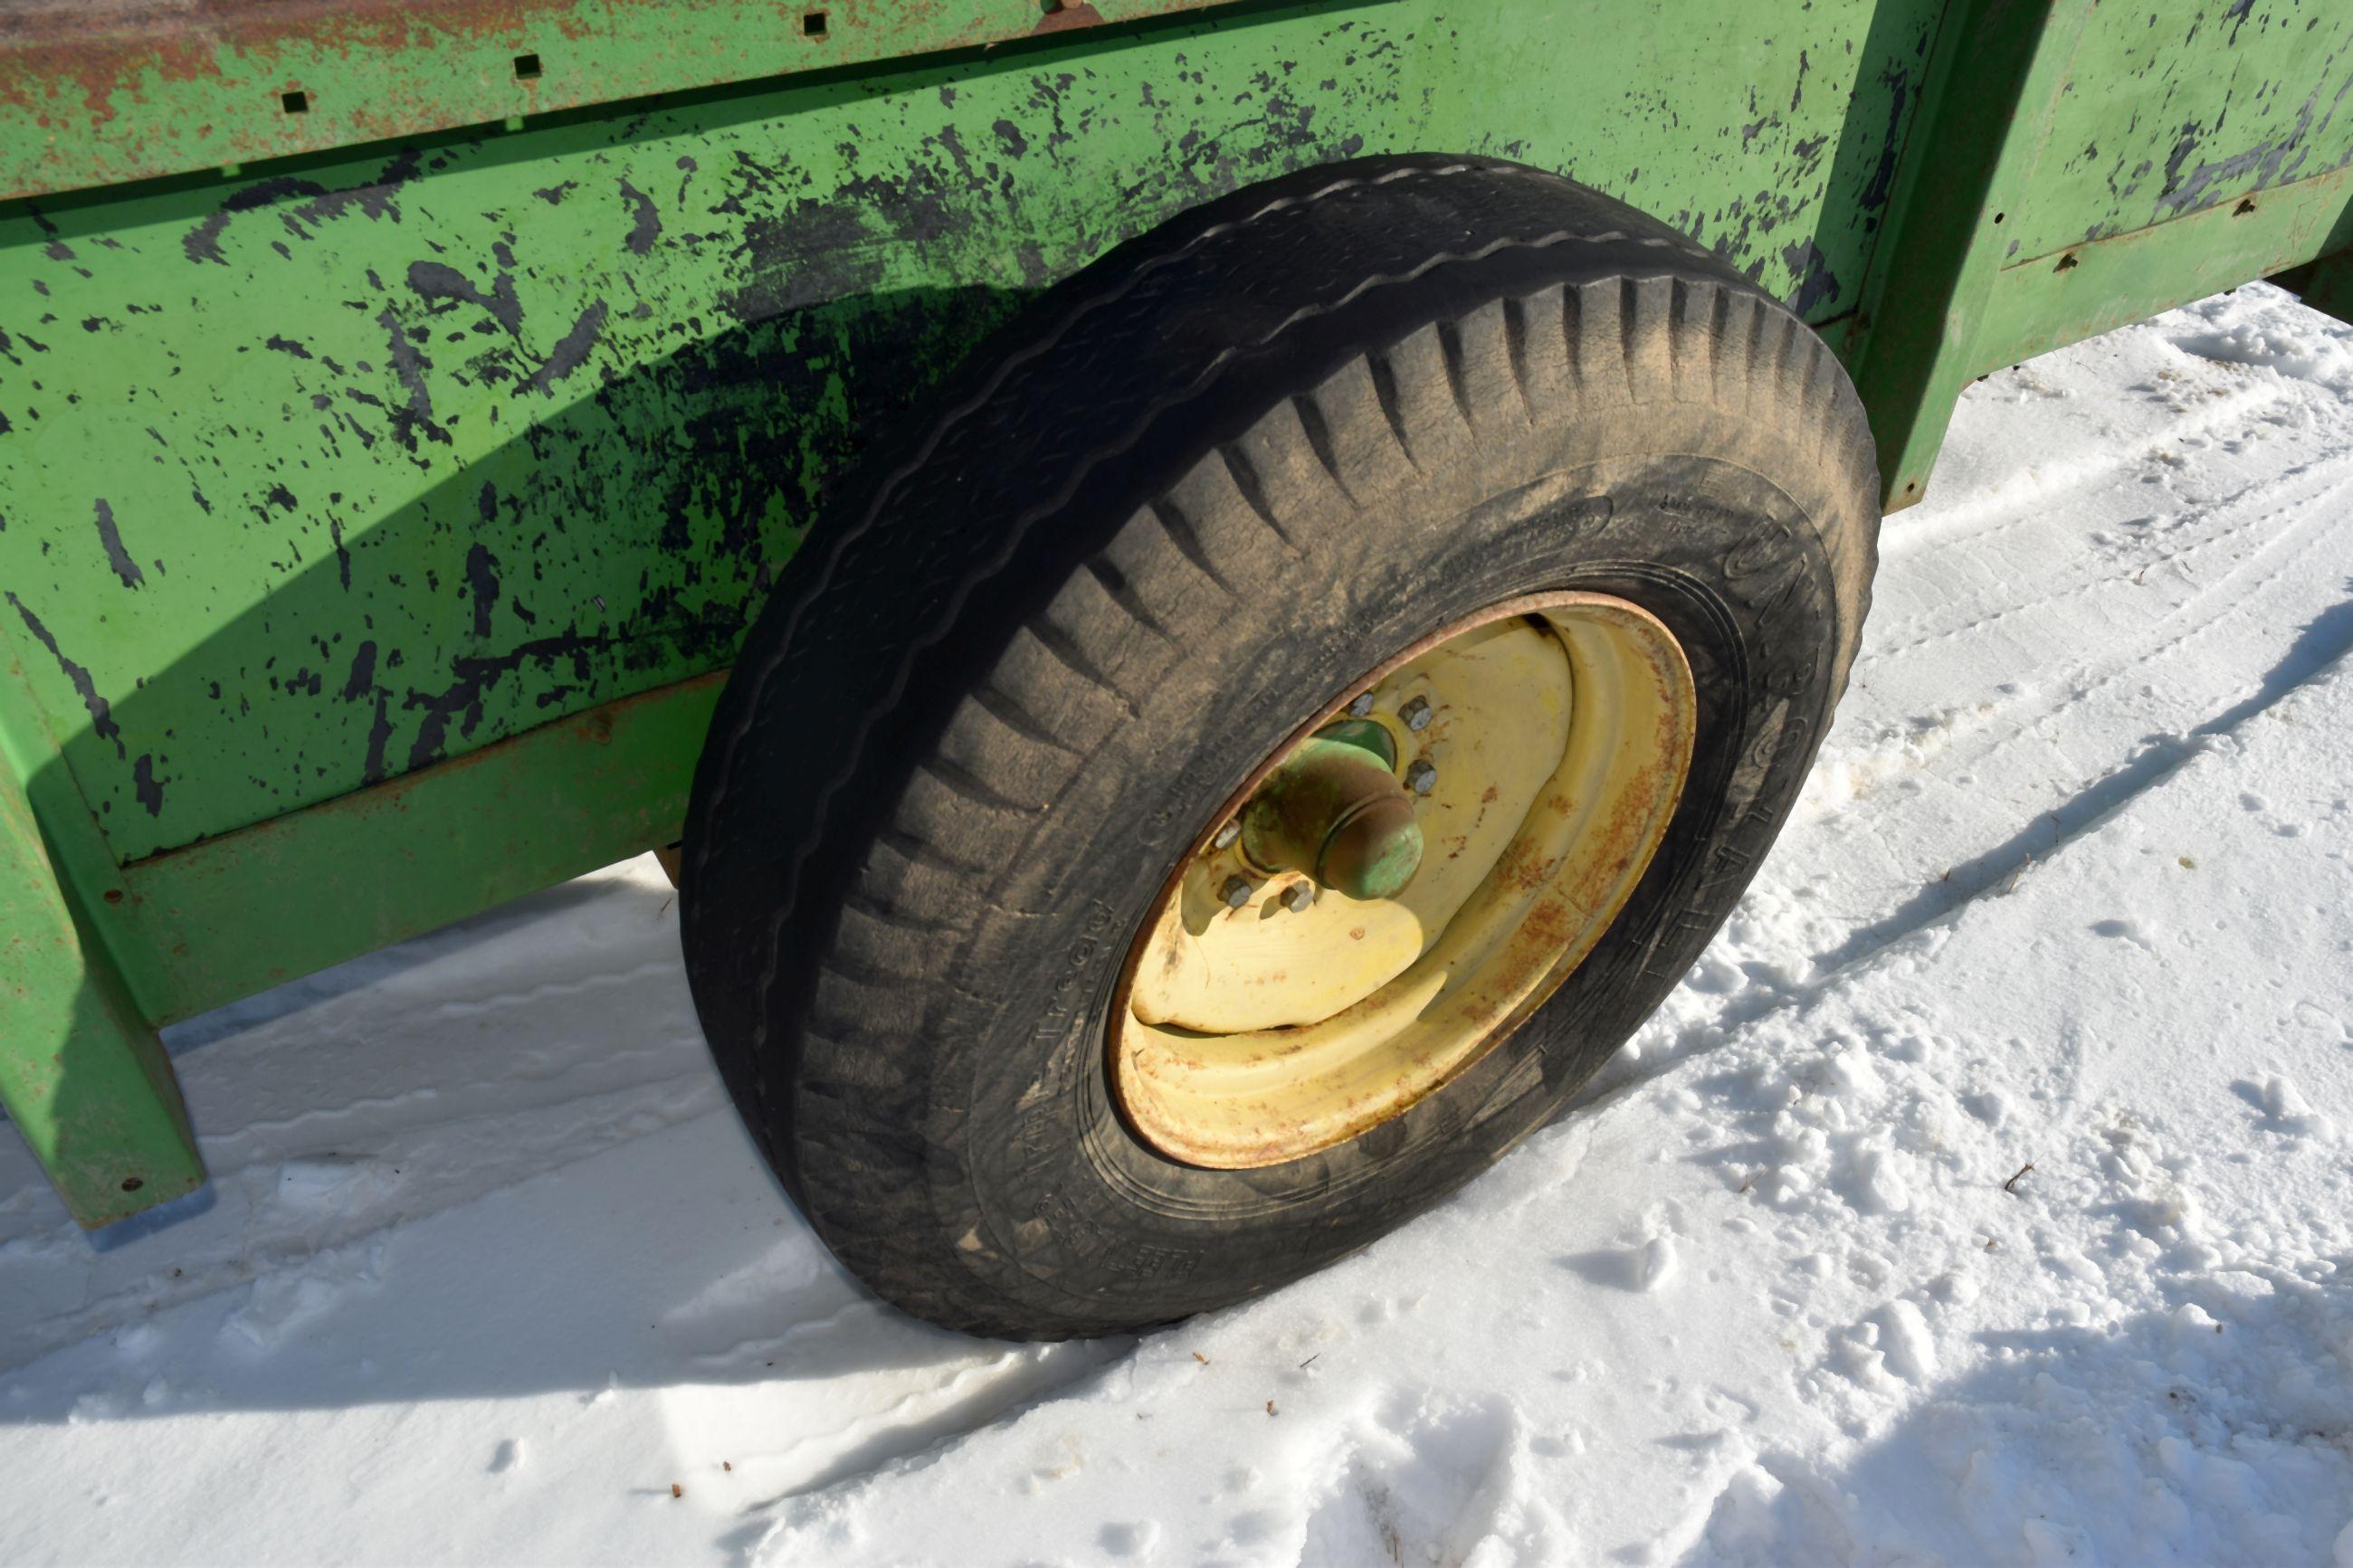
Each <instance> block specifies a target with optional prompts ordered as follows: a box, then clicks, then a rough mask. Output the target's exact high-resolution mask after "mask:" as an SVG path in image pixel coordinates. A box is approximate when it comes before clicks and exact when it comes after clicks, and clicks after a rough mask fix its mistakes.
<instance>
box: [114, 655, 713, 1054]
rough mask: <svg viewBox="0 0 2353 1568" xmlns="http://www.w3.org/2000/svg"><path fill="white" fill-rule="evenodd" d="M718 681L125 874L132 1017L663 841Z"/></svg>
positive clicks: (687, 686) (685, 687) (356, 949)
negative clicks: (140, 956) (133, 974)
mask: <svg viewBox="0 0 2353 1568" xmlns="http://www.w3.org/2000/svg"><path fill="white" fill-rule="evenodd" d="M721 679H722V677H720V676H717V675H710V676H703V677H700V678H698V679H693V680H689V681H683V682H681V683H680V684H678V685H676V686H670V687H665V688H663V689H660V690H659V691H650V692H647V693H645V694H644V695H642V696H638V697H632V698H627V699H624V700H621V701H618V702H615V703H610V704H607V706H605V707H602V708H597V709H594V710H590V711H588V712H586V713H581V714H575V715H574V716H573V717H571V718H569V719H565V720H561V721H558V722H556V723H554V724H546V725H543V726H541V727H540V728H538V729H536V730H533V731H529V732H528V733H525V734H522V735H518V736H516V737H514V738H513V739H512V740H508V741H503V742H500V743H499V744H497V745H495V746H491V747H487V748H485V749H484V750H482V751H479V752H471V753H470V754H469V755H467V756H464V757H461V758H459V759H457V760H455V761H453V762H449V763H443V764H441V765H440V766H438V767H433V768H427V769H426V770H425V771H424V772H422V773H412V774H410V775H408V776H407V777H406V778H402V779H397V780H395V781H394V782H392V783H391V784H385V785H384V786H382V787H381V788H378V789H373V790H362V791H359V792H357V793H356V794H353V795H345V796H343V797H342V798H341V799H339V800H333V801H330V802H328V803H327V804H326V805H320V806H314V807H312V808H311V810H308V811H302V812H297V813H295V814H294V815H292V816H288V817H285V818H282V819H280V820H278V821H273V822H265V823H260V824H258V825H256V826H252V827H248V828H246V829H244V830H242V831H240V832H237V833H231V834H227V835H225V836H224V837H219V838H213V839H207V840H206V841H205V842H204V843H202V844H198V845H194V846H191V847H188V848H185V849H175V850H174V851H172V852H171V853H169V854H165V855H159V856H156V857H155V858H153V859H149V860H142V861H141V862H139V863H138V864H136V865H133V866H130V867H127V868H124V870H123V872H122V886H123V889H124V894H125V896H124V898H123V900H122V901H121V903H120V904H119V905H117V906H113V907H112V909H111V912H113V913H117V914H119V915H120V916H121V923H122V926H123V928H124V929H125V931H126V932H127V933H129V934H130V935H132V937H133V938H134V940H135V941H137V942H140V943H142V944H144V945H145V946H146V947H147V948H148V949H149V950H150V951H153V952H158V953H160V954H162V956H163V959H164V962H162V963H156V964H154V965H153V966H151V967H149V968H147V969H145V970H144V971H142V972H141V973H140V975H139V978H140V979H141V980H142V981H143V982H144V984H142V985H141V986H140V987H139V988H138V996H137V1000H138V1002H139V1005H140V1007H141V1009H142V1012H144V1013H145V1015H146V1016H148V1017H149V1018H152V1019H153V1020H155V1021H156V1022H158V1023H171V1022H174V1021H175V1020H177V1019H181V1018H185V1017H189V1016H193V1015H195V1014H197V1013H201V1012H203V1011H205V1010H206V1009H207V1008H210V1007H217V1006H219V1005H221V1004H222V1003H224V1002H228V1001H232V1000H234V999H236V998H237V997H239V996H247V995H250V994H253V993H254V992H256V991H259V990H262V989H263V988H265V987H267V986H269V985H273V984H278V983H279V982H280V981H283V980H288V979H291V978H293V977H294V976H296V975H301V974H307V973H311V972H312V971H313V970H318V969H322V968H324V967H326V966H327V965H328V964H331V963H339V962H341V961H342V960H343V959H346V958H351V957H353V956H356V955H357V954H359V953H363V952H370V951H372V950H373V949H375V948H378V947H382V946H385V945H386V944H387V943H390V942H398V941H400V940H401V939H402V938H403V937H407V936H414V935H416V934H417V932H419V931H430V930H432V929H433V928H434V927H436V926H439V925H446V924H447V923H448V922H449V921H453V920H457V919H459V918H461V917H463V916H465V915H469V914H472V913H474V912H476V911H477V910H485V909H488V908H490V907H491V906H492V905H494V904H499V903H502V902H504V901H505V900H509V899H512V898H515V897H517V896H519V895H521V894H523V893H527V892H530V891H532V890H533V889H538V888H543V887H546V886H548V885H550V884H551V883H554V882H560V881H563V880H564V879H566V878H569V877H576V876H578V875H580V874H581V873H583V872H586V871H592V870H595V869H596V868H597V867H599V866H608V865H611V864H612V863H613V862H614V861H616V860H620V859H626V858H628V857H629V856H632V855H637V854H640V853H642V852H644V851H645V850H648V849H651V848H654V847H658V846H660V845H663V844H668V843H671V842H674V841H675V840H676V839H677V837H678V836H679V829H680V825H681V823H682V822H683V821H684V819H685V816H686V794H687V788H688V785H689V784H691V783H692V781H693V775H694V759H695V756H696V753H697V752H699V751H700V750H701V747H702V732H703V731H704V729H705V728H706V727H708V725H709V724H710V722H711V710H712V705H713V704H714V703H715V702H717V700H718V698H719V687H720V683H721ZM256 931H261V932H266V933H267V937H268V940H266V941H256V940H255V937H254V933H255V932H256Z"/></svg>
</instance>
